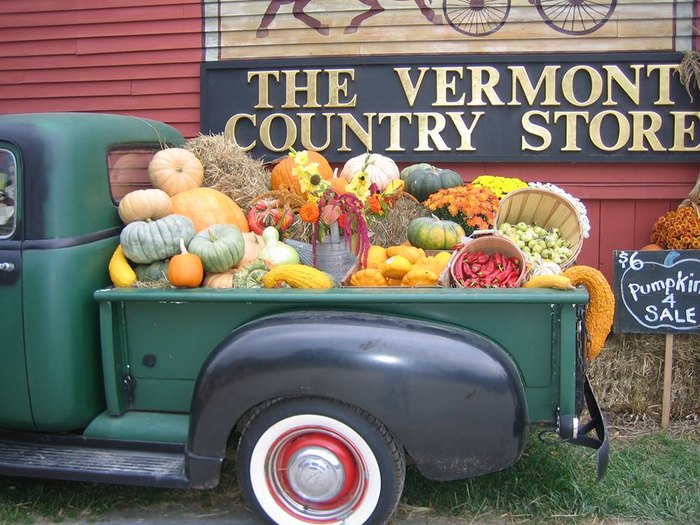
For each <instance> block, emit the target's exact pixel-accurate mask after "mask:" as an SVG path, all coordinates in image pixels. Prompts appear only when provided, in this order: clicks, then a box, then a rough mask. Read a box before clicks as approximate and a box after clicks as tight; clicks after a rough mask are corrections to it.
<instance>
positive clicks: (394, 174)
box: [340, 153, 401, 191]
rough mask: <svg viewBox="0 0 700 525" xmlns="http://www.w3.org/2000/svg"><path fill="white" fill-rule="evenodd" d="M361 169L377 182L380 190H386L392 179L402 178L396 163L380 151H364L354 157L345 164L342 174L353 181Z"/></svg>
mask: <svg viewBox="0 0 700 525" xmlns="http://www.w3.org/2000/svg"><path fill="white" fill-rule="evenodd" d="M360 171H364V172H365V173H367V176H368V177H369V180H370V182H371V183H374V184H376V185H377V189H378V190H379V191H384V189H385V188H386V187H387V186H388V185H389V183H390V182H391V181H392V180H397V179H400V176H401V173H400V172H399V167H398V166H397V165H396V163H395V162H394V161H393V160H392V159H390V158H389V157H386V156H384V155H380V154H378V153H363V154H361V155H358V156H356V157H352V158H351V159H349V160H348V161H347V162H346V163H345V165H344V166H343V170H342V171H341V172H340V176H341V177H345V178H346V179H347V180H348V181H352V179H353V177H354V176H355V175H356V174H357V173H359V172H360Z"/></svg>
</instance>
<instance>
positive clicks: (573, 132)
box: [554, 111, 589, 151]
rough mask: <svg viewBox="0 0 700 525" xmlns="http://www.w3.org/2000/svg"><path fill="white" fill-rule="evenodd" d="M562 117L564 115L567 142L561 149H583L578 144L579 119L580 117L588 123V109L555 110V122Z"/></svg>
mask: <svg viewBox="0 0 700 525" xmlns="http://www.w3.org/2000/svg"><path fill="white" fill-rule="evenodd" d="M560 117H564V121H565V128H564V129H566V133H565V136H566V143H565V144H564V147H563V148H561V151H581V148H579V146H578V136H577V121H578V119H579V118H580V119H582V120H583V122H585V123H586V124H588V118H589V117H588V111H555V112H554V122H557V121H558V120H559V118H560Z"/></svg>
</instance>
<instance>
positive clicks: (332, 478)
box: [287, 447, 345, 503]
mask: <svg viewBox="0 0 700 525" xmlns="http://www.w3.org/2000/svg"><path fill="white" fill-rule="evenodd" d="M287 479H288V480H289V484H290V486H291V488H292V490H294V492H295V493H297V494H298V495H299V496H300V497H302V498H303V499H305V500H308V501H312V502H315V503H322V502H324V501H328V500H331V499H333V498H335V497H336V496H337V495H338V494H339V493H340V490H341V489H342V488H343V483H344V482H345V470H344V469H343V464H342V463H341V461H340V459H338V457H337V456H336V455H335V454H333V453H332V452H331V451H329V450H326V449H323V448H319V447H307V448H304V449H302V450H299V451H297V452H296V453H295V454H294V455H293V456H292V457H291V459H290V461H289V465H288V468H287Z"/></svg>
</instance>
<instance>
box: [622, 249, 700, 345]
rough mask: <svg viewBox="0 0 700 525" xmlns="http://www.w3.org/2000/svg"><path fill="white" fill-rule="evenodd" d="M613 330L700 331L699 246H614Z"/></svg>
mask: <svg viewBox="0 0 700 525" xmlns="http://www.w3.org/2000/svg"><path fill="white" fill-rule="evenodd" d="M613 275H614V287H613V288H614V291H615V324H614V327H613V329H614V331H615V332H619V333H650V332H655V333H665V334H673V333H676V334H687V333H700V250H678V251H675V250H661V251H643V252H642V251H615V252H613Z"/></svg>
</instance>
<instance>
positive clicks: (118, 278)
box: [109, 244, 136, 288]
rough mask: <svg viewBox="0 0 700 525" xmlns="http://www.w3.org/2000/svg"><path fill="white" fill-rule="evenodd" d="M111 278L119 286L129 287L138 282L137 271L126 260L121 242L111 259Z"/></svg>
mask: <svg viewBox="0 0 700 525" xmlns="http://www.w3.org/2000/svg"><path fill="white" fill-rule="evenodd" d="M109 278H110V279H111V280H112V284H113V285H114V286H116V287H117V288H128V287H129V286H131V285H133V284H134V283H135V282H136V272H134V270H133V268H132V267H131V265H130V264H129V261H127V260H126V257H125V256H124V251H123V250H122V245H121V244H120V245H118V246H117V249H116V250H114V253H113V254H112V258H111V259H110V260H109Z"/></svg>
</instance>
